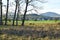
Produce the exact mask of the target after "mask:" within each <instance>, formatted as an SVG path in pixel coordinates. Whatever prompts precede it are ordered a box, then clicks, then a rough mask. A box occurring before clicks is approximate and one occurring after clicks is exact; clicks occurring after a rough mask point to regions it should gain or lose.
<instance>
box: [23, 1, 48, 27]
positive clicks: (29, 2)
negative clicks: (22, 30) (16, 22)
mask: <svg viewBox="0 0 60 40" xmlns="http://www.w3.org/2000/svg"><path fill="white" fill-rule="evenodd" d="M34 1H38V2H41V3H45V2H47V1H44V0H26V7H25V12H24V15H23V19H22V26H24V22H25V17H26V13H27V7H28V6H29V5H31V6H33V7H34V8H36V9H37V8H38V7H37V6H34V5H33V4H31V2H34ZM36 9H32V10H35V11H36V12H37V10H36Z"/></svg>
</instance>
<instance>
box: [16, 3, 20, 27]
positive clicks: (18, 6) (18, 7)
mask: <svg viewBox="0 0 60 40" xmlns="http://www.w3.org/2000/svg"><path fill="white" fill-rule="evenodd" d="M19 7H20V4H19V2H18V12H17V18H16V26H17V25H18V18H19V11H20V8H19Z"/></svg>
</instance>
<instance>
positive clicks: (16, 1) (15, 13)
mask: <svg viewBox="0 0 60 40" xmlns="http://www.w3.org/2000/svg"><path fill="white" fill-rule="evenodd" d="M16 11H17V0H16V8H15V13H14V17H13V24H12V25H13V26H14V23H15V18H16Z"/></svg>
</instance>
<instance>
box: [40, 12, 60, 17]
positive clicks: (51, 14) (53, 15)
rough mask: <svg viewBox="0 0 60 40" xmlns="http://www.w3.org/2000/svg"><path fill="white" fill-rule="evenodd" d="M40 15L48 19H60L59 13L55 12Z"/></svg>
mask: <svg viewBox="0 0 60 40" xmlns="http://www.w3.org/2000/svg"><path fill="white" fill-rule="evenodd" d="M40 15H42V16H48V17H60V14H57V13H54V12H46V13H42V14H40Z"/></svg>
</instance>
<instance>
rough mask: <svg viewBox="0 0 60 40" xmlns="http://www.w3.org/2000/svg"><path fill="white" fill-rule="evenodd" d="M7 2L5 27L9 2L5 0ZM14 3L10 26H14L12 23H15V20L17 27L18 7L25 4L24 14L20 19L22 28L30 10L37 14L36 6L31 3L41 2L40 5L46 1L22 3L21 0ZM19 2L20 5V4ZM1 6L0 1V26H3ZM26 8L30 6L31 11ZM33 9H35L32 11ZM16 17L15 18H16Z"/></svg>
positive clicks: (25, 0)
mask: <svg viewBox="0 0 60 40" xmlns="http://www.w3.org/2000/svg"><path fill="white" fill-rule="evenodd" d="M6 1H7V4H6V5H7V7H6V15H5V25H7V21H8V16H9V15H8V13H9V5H10V4H9V1H10V0H6ZM14 1H15V4H16V5H15V11H14V15H13V20H12V21H13V22H12V25H13V26H14V23H15V20H16V25H18V19H19V13H20V11H21V10H20V5H21V4H22V3H24V4H25V9H24V11H23V12H24V14H23V17H22V24H21V25H22V26H24V22H25V18H26V13H27V12H28V11H31V10H34V11H36V12H37V10H36V9H37V8H39V7H37V6H34V5H33V4H32V2H35V1H38V2H41V3H45V2H46V1H42V0H41V1H40V0H24V1H22V0H14ZM20 2H21V3H20ZM2 6H3V2H2V0H0V25H3V17H2V14H3V11H2ZM28 6H32V7H33V9H31V10H28ZM34 8H35V9H34ZM16 15H17V16H16Z"/></svg>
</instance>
